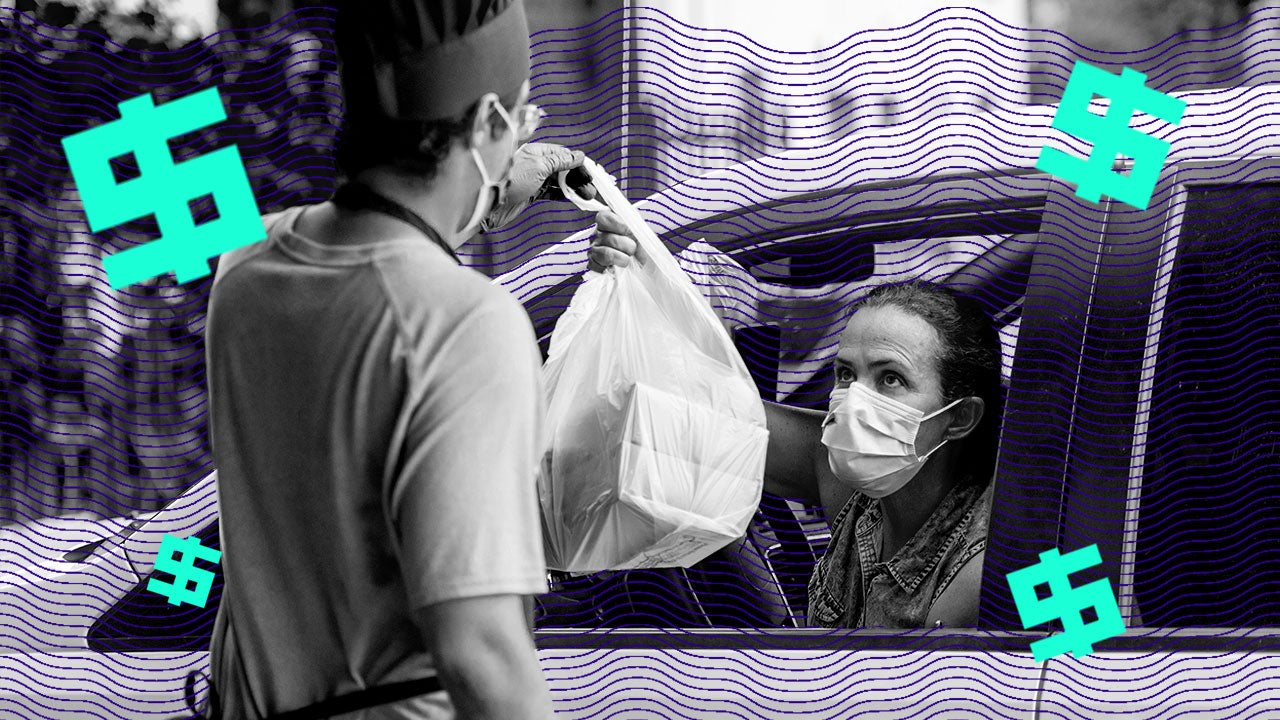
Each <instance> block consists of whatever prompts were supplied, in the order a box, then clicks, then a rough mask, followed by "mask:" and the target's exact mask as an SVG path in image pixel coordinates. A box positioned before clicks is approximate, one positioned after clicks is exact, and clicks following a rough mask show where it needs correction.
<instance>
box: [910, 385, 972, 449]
mask: <svg viewBox="0 0 1280 720" xmlns="http://www.w3.org/2000/svg"><path fill="white" fill-rule="evenodd" d="M968 399H969V396H965V397H962V398H956V399H955V400H952V401H951V404H949V405H947V406H946V407H942V408H938V409H937V410H934V411H933V412H931V413H929V414H928V415H927V416H925V417H923V418H921V419H920V423H921V424H924V422H925V421H927V420H932V419H933V418H936V417H938V416H939V415H941V414H942V413H944V412H946V411H948V410H950V409H951V408H953V407H955V406H957V405H959V404H960V403H962V402H964V401H965V400H968ZM949 442H951V438H943V439H942V442H940V443H938V444H937V445H936V446H934V448H933V449H932V450H930V451H929V452H927V453H925V454H923V455H918V456H917V457H919V458H920V462H924V461H926V460H928V459H929V456H930V455H933V454H934V453H936V452H938V449H939V448H941V447H942V446H943V445H946V444H947V443H949Z"/></svg>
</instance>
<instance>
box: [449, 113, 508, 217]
mask: <svg viewBox="0 0 1280 720" xmlns="http://www.w3.org/2000/svg"><path fill="white" fill-rule="evenodd" d="M490 97H492V98H493V99H492V100H490V99H489V98H490ZM481 102H482V104H488V103H490V102H492V104H493V109H494V110H497V111H498V114H499V115H501V116H502V119H503V120H504V121H505V122H506V123H507V128H508V131H509V133H510V135H511V156H512V157H514V156H515V153H516V126H515V123H513V122H512V121H511V116H510V115H509V114H507V110H506V108H504V107H502V103H501V102H499V101H498V100H497V96H496V95H494V96H486V97H485V99H484V100H482V101H481ZM471 159H472V160H474V161H475V164H476V168H477V169H479V170H480V192H479V194H478V195H477V196H476V204H475V210H474V211H472V213H471V220H469V221H468V222H467V224H466V225H464V226H463V227H462V228H461V229H459V230H458V233H459V234H460V235H463V236H469V235H471V232H472V231H473V230H475V229H476V228H478V227H480V222H481V221H482V220H484V219H485V217H486V216H487V215H488V214H489V213H490V212H492V211H493V209H494V208H495V207H497V206H499V205H501V204H502V188H503V185H504V182H503V181H504V179H505V178H502V177H499V178H498V179H497V180H493V179H491V178H490V177H489V170H488V168H486V167H485V166H484V158H482V157H480V151H479V150H477V149H476V148H471Z"/></svg>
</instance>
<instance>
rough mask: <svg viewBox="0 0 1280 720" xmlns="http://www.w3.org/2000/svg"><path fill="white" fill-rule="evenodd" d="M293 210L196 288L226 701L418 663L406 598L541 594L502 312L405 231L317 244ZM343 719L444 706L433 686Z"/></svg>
mask: <svg viewBox="0 0 1280 720" xmlns="http://www.w3.org/2000/svg"><path fill="white" fill-rule="evenodd" d="M297 215H298V210H297V209H295V210H290V211H286V212H285V213H282V214H280V215H277V216H273V217H268V218H267V222H268V227H269V230H270V236H269V237H268V239H267V240H266V241H263V242H261V243H258V244H255V245H252V246H249V247H246V248H243V249H241V250H239V251H236V252H234V253H230V254H228V255H226V256H224V257H223V258H222V260H221V265H220V267H219V271H218V277H217V280H216V282H215V285H214V290H213V293H212V297H211V301H210V312H209V327H208V348H207V353H208V372H209V386H210V398H211V401H212V403H211V404H212V418H211V420H212V422H211V432H212V437H213V446H214V459H215V462H216V464H217V468H218V473H219V488H218V497H219V510H220V513H221V517H222V543H223V545H222V547H223V550H224V557H223V563H222V564H223V569H224V573H225V578H226V589H225V593H224V597H223V601H222V607H221V609H220V612H219V616H218V622H217V626H216V628H215V632H214V639H213V646H212V654H213V658H212V661H213V675H214V684H215V687H216V688H217V691H218V693H219V695H220V703H221V705H222V706H223V709H224V712H225V713H226V715H227V717H247V718H257V717H261V716H262V715H265V714H268V713H274V712H281V711H284V710H290V709H294V708H297V707H301V706H304V705H308V704H310V703H313V702H316V701H319V700H323V699H325V698H328V697H332V696H333V695H335V694H343V693H348V692H351V691H354V690H359V689H362V688H365V687H369V686H374V685H384V684H387V683H392V682H397V681H401V680H410V679H415V678H421V677H424V676H429V675H432V674H433V673H434V670H433V668H432V659H431V657H430V655H429V653H428V652H427V650H426V645H425V643H424V641H423V639H422V634H421V633H420V631H419V629H418V628H417V627H416V625H415V624H414V621H413V613H414V610H415V609H416V608H420V607H422V606H425V605H428V604H432V603H437V602H440V601H443V600H449V599H453V598H457V597H473V596H476V595H486V594H518V595H519V594H525V595H527V594H537V593H541V592H545V575H544V569H543V568H544V565H543V557H542V548H541V547H540V546H539V544H538V543H536V542H530V541H529V540H530V539H531V538H537V537H540V530H539V519H538V509H537V499H536V486H535V474H534V473H535V468H536V465H537V462H538V460H539V459H540V455H541V449H542V447H543V443H542V426H541V423H542V415H543V399H542V392H541V384H540V380H539V365H540V359H539V357H538V353H537V346H536V344H535V343H534V338H533V332H532V329H531V327H530V324H529V320H528V317H527V315H525V313H524V310H523V308H521V307H520V305H519V303H517V302H516V301H515V300H514V299H513V298H511V297H510V296H509V295H507V294H506V293H505V292H503V291H502V290H500V289H499V288H497V287H495V286H493V285H492V284H490V283H489V282H488V280H487V279H486V278H484V277H483V276H482V275H480V274H478V273H476V272H474V271H471V270H468V269H465V268H460V267H458V266H457V265H455V264H454V262H453V260H451V259H450V258H449V257H448V256H447V255H446V254H445V252H444V251H443V250H441V249H440V248H439V247H437V246H435V245H434V244H432V243H430V242H428V241H427V240H426V239H425V238H423V237H422V236H421V235H419V234H418V233H415V232H413V231H412V230H410V229H408V228H406V230H405V232H404V234H403V235H402V236H401V237H400V238H398V239H393V240H384V241H381V242H376V243H364V244H358V243H357V242H352V243H345V244H343V245H341V246H336V245H322V244H319V243H316V242H314V241H312V240H309V239H307V238H304V237H301V236H299V235H297V234H295V233H294V232H292V227H293V223H294V220H295V219H296V217H297ZM495 415H500V416H495ZM357 717H365V718H410V717H412V718H435V717H452V711H451V710H450V709H449V705H448V702H447V700H446V699H444V697H443V696H442V695H434V696H425V697H419V698H415V699H414V700H412V701H405V702H402V703H398V704H395V705H390V706H384V707H381V708H378V709H377V710H369V711H366V712H365V713H364V714H363V715H360V716H357Z"/></svg>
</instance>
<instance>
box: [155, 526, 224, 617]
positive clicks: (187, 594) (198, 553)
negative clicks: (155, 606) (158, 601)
mask: <svg viewBox="0 0 1280 720" xmlns="http://www.w3.org/2000/svg"><path fill="white" fill-rule="evenodd" d="M179 555H181V556H182V559H181V560H179V559H178V556H179ZM196 558H199V559H201V560H205V561H207V562H211V563H216V562H218V560H220V559H221V558H222V553H221V552H219V551H217V550H214V549H213V548H209V547H205V546H204V545H201V544H200V538H197V537H188V538H185V539H184V538H180V537H178V536H177V535H165V536H164V537H163V538H161V540H160V552H159V554H157V555H156V570H159V571H161V572H166V573H169V574H170V575H172V576H173V582H172V583H167V582H165V581H163V580H159V579H156V578H151V579H150V580H148V581H147V589H148V590H150V591H151V592H153V593H155V594H157V595H162V596H164V597H166V598H169V604H170V605H181V604H183V603H186V604H188V605H195V606H197V607H204V605H205V603H207V602H209V590H210V588H212V587H213V573H212V572H209V571H208V570H205V569H203V568H198V567H196ZM193 586H194V587H193Z"/></svg>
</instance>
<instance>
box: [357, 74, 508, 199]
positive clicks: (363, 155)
mask: <svg viewBox="0 0 1280 720" xmlns="http://www.w3.org/2000/svg"><path fill="white" fill-rule="evenodd" d="M517 92H518V91H517ZM517 99H518V97H517V95H516V94H515V93H513V94H511V95H510V96H508V97H504V98H501V99H500V101H501V102H502V106H503V108H504V109H505V110H506V111H507V112H508V113H510V112H511V111H512V110H513V109H514V108H515V105H516V100H517ZM479 105H480V102H479V101H478V100H477V101H476V102H475V103H473V104H472V105H471V107H469V108H467V110H466V111H465V112H464V113H462V115H460V116H458V117H455V118H449V119H446V120H432V121H415V120H390V119H387V118H382V117H377V116H376V115H375V114H374V113H371V112H367V109H363V108H361V109H357V110H356V111H355V112H350V111H346V112H344V113H343V121H342V129H341V131H340V132H339V133H338V146H337V150H336V158H335V159H336V161H337V165H338V170H339V172H341V173H342V174H343V175H345V176H346V177H347V178H348V179H350V178H353V177H355V176H356V175H357V174H359V173H360V172H362V171H364V170H367V169H369V168H372V167H378V166H380V165H387V166H390V167H393V168H395V169H396V170H398V171H400V172H403V173H405V174H407V175H412V176H413V177H415V178H420V179H422V180H431V179H432V178H434V177H435V176H436V173H437V172H439V170H440V163H442V162H444V159H445V158H446V157H448V155H449V150H450V148H451V147H452V146H453V143H454V141H456V140H460V139H462V138H465V137H466V136H467V133H469V132H470V131H471V125H472V123H474V122H475V117H476V111H477V110H478V109H479ZM362 110H365V111H362ZM501 123H502V119H501V118H499V117H497V114H496V113H495V114H494V117H492V118H491V122H490V127H491V128H494V129H497V128H500V127H501Z"/></svg>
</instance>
